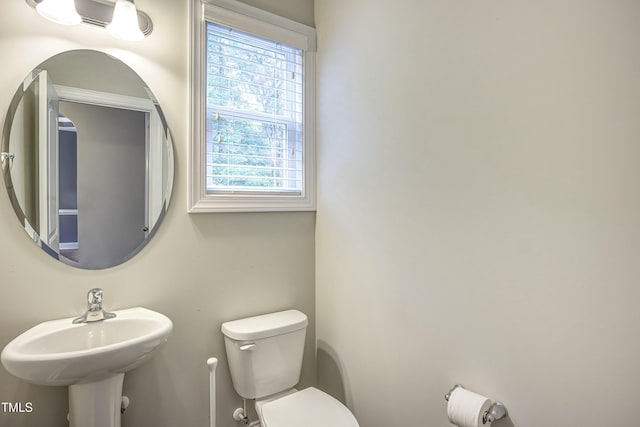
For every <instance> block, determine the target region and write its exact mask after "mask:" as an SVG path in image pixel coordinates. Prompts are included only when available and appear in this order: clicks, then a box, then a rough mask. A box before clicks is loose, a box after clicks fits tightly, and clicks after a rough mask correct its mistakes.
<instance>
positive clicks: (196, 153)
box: [188, 0, 316, 213]
mask: <svg viewBox="0 0 640 427" xmlns="http://www.w3.org/2000/svg"><path fill="white" fill-rule="evenodd" d="M189 13H190V49H189V50H190V66H191V72H190V82H189V83H190V87H191V93H190V102H189V104H190V110H189V113H190V119H191V130H190V132H191V138H190V139H191V144H190V145H189V174H188V186H189V188H188V210H189V212H190V213H206V212H275V211H314V210H315V209H316V197H315V190H316V183H315V50H316V32H315V29H314V28H311V27H308V26H306V25H304V24H300V23H298V22H295V21H291V20H289V19H286V18H283V17H281V16H277V15H274V14H271V13H268V12H265V11H263V10H260V9H257V8H255V7H252V6H249V5H247V4H244V3H241V2H238V1H235V0H190V2H189ZM207 19H209V20H211V21H214V22H217V23H220V24H223V25H229V26H231V27H234V28H237V29H239V30H241V31H245V32H248V33H251V34H256V35H259V36H263V37H267V38H270V39H272V40H276V41H280V42H282V43H286V44H289V45H292V46H295V47H298V48H300V49H303V50H304V67H305V68H304V79H305V81H304V96H305V99H304V141H303V144H304V149H303V156H304V158H303V165H304V174H303V175H304V176H303V188H302V194H301V195H286V194H277V195H274V194H255V193H253V194H250V193H233V194H228V193H217V194H207V192H206V188H205V168H204V159H205V157H206V153H205V144H204V141H205V126H204V124H205V113H206V111H205V76H204V72H203V71H204V63H203V60H204V58H203V57H204V54H203V52H204V49H205V38H206V28H205V26H206V20H207Z"/></svg>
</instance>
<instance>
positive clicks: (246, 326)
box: [221, 310, 309, 341]
mask: <svg viewBox="0 0 640 427" xmlns="http://www.w3.org/2000/svg"><path fill="white" fill-rule="evenodd" d="M308 323H309V322H308V320H307V316H306V315H305V314H304V313H302V312H300V311H298V310H286V311H279V312H277V313H269V314H263V315H261V316H254V317H248V318H246V319H239V320H232V321H230V322H225V323H223V324H222V328H221V329H222V333H223V334H225V335H226V336H227V337H229V338H231V339H234V340H238V341H247V340H258V339H261V338H268V337H273V336H276V335H282V334H286V333H289V332H293V331H297V330H300V329H303V328H306V327H307V324H308Z"/></svg>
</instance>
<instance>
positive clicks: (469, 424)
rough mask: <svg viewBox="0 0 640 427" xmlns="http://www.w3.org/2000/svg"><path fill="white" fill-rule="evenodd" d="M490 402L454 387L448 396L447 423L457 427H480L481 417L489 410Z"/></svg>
mask: <svg viewBox="0 0 640 427" xmlns="http://www.w3.org/2000/svg"><path fill="white" fill-rule="evenodd" d="M490 406H491V401H490V400H489V399H488V398H486V397H484V396H482V395H479V394H477V393H474V392H472V391H469V390H466V389H464V388H462V387H456V388H455V389H454V390H453V391H452V392H451V395H450V396H449V404H448V405H447V415H448V416H449V421H450V422H451V424H454V425H456V426H458V427H482V426H488V425H490V424H491V423H487V424H482V416H483V415H484V413H485V412H487V411H488V410H489V407H490Z"/></svg>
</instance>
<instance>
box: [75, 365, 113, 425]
mask: <svg viewBox="0 0 640 427" xmlns="http://www.w3.org/2000/svg"><path fill="white" fill-rule="evenodd" d="M123 381H124V374H116V375H113V376H110V377H108V378H105V379H104V380H100V381H95V382H92V383H86V384H73V385H70V386H69V427H120V408H121V405H122V383H123Z"/></svg>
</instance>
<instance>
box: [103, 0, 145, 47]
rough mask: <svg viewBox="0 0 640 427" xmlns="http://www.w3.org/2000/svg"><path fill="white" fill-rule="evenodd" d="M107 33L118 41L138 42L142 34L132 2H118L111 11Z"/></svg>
mask: <svg viewBox="0 0 640 427" xmlns="http://www.w3.org/2000/svg"><path fill="white" fill-rule="evenodd" d="M107 31H109V33H110V34H111V35H112V36H114V37H117V38H119V39H122V40H127V41H132V42H135V41H140V40H142V39H144V34H143V33H142V31H140V26H139V25H138V10H137V9H136V5H135V4H133V0H118V1H117V2H116V6H115V8H114V10H113V20H112V21H111V23H110V24H109V25H107Z"/></svg>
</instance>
